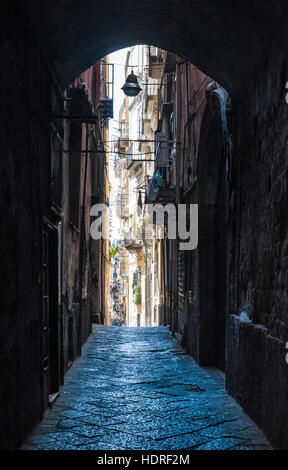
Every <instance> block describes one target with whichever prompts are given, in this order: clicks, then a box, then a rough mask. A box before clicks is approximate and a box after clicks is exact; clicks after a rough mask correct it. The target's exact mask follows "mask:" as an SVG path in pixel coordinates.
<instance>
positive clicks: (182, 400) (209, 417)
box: [21, 326, 271, 450]
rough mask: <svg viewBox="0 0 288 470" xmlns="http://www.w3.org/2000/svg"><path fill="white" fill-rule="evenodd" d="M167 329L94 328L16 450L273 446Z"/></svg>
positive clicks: (220, 378) (217, 377)
mask: <svg viewBox="0 0 288 470" xmlns="http://www.w3.org/2000/svg"><path fill="white" fill-rule="evenodd" d="M270 448H271V447H270V445H269V443H268V442H267V440H266V439H265V437H264V435H263V434H262V432H261V431H260V430H259V428H257V426H256V425H255V424H254V423H253V421H251V420H250V419H249V418H248V417H247V415H246V414H245V413H244V412H243V410H242V408H241V407H240V406H239V405H238V404H237V403H236V402H235V401H234V400H233V399H232V398H231V397H230V396H229V395H228V394H227V392H226V391H225V389H224V378H223V375H222V374H220V373H218V372H217V371H216V370H208V369H203V368H200V367H199V366H198V365H197V364H196V363H195V361H194V360H193V359H192V358H191V357H190V356H188V355H186V354H185V353H184V352H183V350H182V349H181V348H180V347H179V346H178V345H177V344H176V343H175V342H174V340H173V339H172V338H171V336H170V334H169V331H168V329H166V328H164V327H159V328H153V329H149V328H138V329H137V328H121V327H105V326H94V327H93V334H92V336H91V337H90V338H89V340H88V342H87V343H86V345H85V346H84V348H83V355H82V357H81V358H79V359H78V360H77V361H76V362H75V363H74V365H73V366H72V367H71V369H70V370H69V371H68V373H67V375H66V377H65V385H64V386H63V387H62V388H61V394H60V397H59V398H58V400H57V401H56V403H55V404H54V406H53V408H52V409H51V410H47V411H46V412H45V415H44V419H43V420H42V422H41V423H40V424H39V425H38V426H36V428H34V430H33V432H32V434H31V435H30V436H29V437H28V438H27V440H26V441H25V443H24V444H23V445H22V447H21V449H25V450H26V449H59V450H60V449H65V450H66V449H74V450H75V449H79V450H81V449H85V450H86V449H87V450H112V449H114V450H118V449H121V450H128V449H139V450H177V449H197V450H198V449H201V450H204V449H207V450H215V449H219V450H220V449H221V450H224V449H227V450H228V449H243V450H244V449H245V450H247V449H270Z"/></svg>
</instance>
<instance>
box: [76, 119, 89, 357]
mask: <svg viewBox="0 0 288 470" xmlns="http://www.w3.org/2000/svg"><path fill="white" fill-rule="evenodd" d="M88 131H89V125H88V124H86V146H85V166H84V182H83V198H82V206H81V224H80V247H79V294H78V297H79V318H78V355H79V356H81V353H82V312H83V300H82V290H83V255H84V240H85V210H86V207H85V202H86V186H87V169H88V155H89V152H88V139H89V134H88Z"/></svg>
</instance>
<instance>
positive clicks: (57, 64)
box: [11, 0, 288, 94]
mask: <svg viewBox="0 0 288 470" xmlns="http://www.w3.org/2000/svg"><path fill="white" fill-rule="evenodd" d="M17 5H18V6H17V9H16V10H18V11H15V6H14V4H13V6H11V8H12V9H13V11H12V18H13V23H14V28H15V20H16V19H17V16H19V19H21V20H23V19H24V20H25V23H26V26H27V30H28V31H29V34H31V32H32V33H33V34H34V35H35V38H37V41H38V46H39V48H40V50H41V51H42V53H43V55H44V56H45V57H46V58H47V59H48V61H49V62H50V64H51V66H52V68H53V70H54V72H55V73H56V75H57V76H58V79H59V81H60V83H61V85H62V86H64V87H65V86H67V85H68V84H69V83H71V82H72V81H73V80H74V79H75V78H76V77H77V76H79V75H80V73H82V72H83V70H85V69H87V68H88V67H89V66H90V65H92V64H93V63H95V62H96V61H97V60H99V59H101V58H102V57H104V56H105V55H106V54H108V53H110V52H112V51H114V50H117V49H120V48H122V47H127V46H130V45H132V44H153V45H155V46H158V47H161V48H162V49H166V50H171V51H172V52H175V53H177V54H179V55H181V56H183V57H185V58H187V59H188V60H190V61H191V62H192V63H193V64H194V65H196V66H197V67H198V68H199V69H200V70H202V71H203V72H204V73H206V74H207V75H209V76H211V77H213V78H214V79H215V80H217V81H218V83H221V85H223V86H224V87H225V89H226V90H227V91H228V92H229V93H230V94H232V93H233V92H236V91H237V90H239V89H240V88H244V87H245V86H246V85H247V80H249V79H250V78H251V77H252V76H253V72H254V71H255V69H256V67H257V66H259V65H261V64H262V63H263V61H264V60H265V59H266V53H267V50H269V48H270V46H271V43H272V42H274V43H275V42H276V41H277V38H281V40H283V38H284V37H286V35H285V31H286V23H285V17H287V16H288V4H287V2H285V1H284V0H277V1H274V2H262V3H259V2H258V1H252V2H251V1H247V0H245V1H241V2H236V4H235V2H233V3H231V2H229V1H227V0H218V1H217V3H216V2H211V1H209V0H204V1H203V0H202V1H198V0H196V1H195V0H194V1H193V2H191V1H189V0H183V1H181V2H179V1H177V0H169V1H168V2H167V1H165V0H158V1H155V0H146V1H145V2H137V1H135V0H122V1H121V2H119V1H117V0H103V1H101V2H95V1H91V0H83V1H82V2H78V1H76V0H70V1H69V2H67V1H66V0H58V1H49V2H48V1H46V2H45V1H42V2H35V1H33V0H26V1H25V2H17Z"/></svg>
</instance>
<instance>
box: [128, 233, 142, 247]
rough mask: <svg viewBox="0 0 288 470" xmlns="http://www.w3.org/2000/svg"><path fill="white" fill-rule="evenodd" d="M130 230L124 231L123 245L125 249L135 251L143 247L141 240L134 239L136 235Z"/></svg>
mask: <svg viewBox="0 0 288 470" xmlns="http://www.w3.org/2000/svg"><path fill="white" fill-rule="evenodd" d="M134 237H135V235H134V234H133V233H131V232H124V247H125V248H126V250H130V251H134V250H135V251H137V250H142V248H143V241H142V240H138V239H136V237H135V238H134Z"/></svg>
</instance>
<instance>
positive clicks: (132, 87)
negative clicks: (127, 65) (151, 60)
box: [121, 70, 142, 96]
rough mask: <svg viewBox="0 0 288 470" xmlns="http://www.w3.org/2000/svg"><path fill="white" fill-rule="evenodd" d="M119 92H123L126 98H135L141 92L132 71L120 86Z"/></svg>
mask: <svg viewBox="0 0 288 470" xmlns="http://www.w3.org/2000/svg"><path fill="white" fill-rule="evenodd" d="M121 90H123V91H124V93H125V95H126V96H137V95H138V94H139V93H140V91H141V90H142V88H141V87H140V85H139V83H138V79H137V76H136V75H134V72H133V70H132V72H131V73H130V75H128V77H127V78H126V82H125V83H124V85H123V86H122V88H121Z"/></svg>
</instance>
